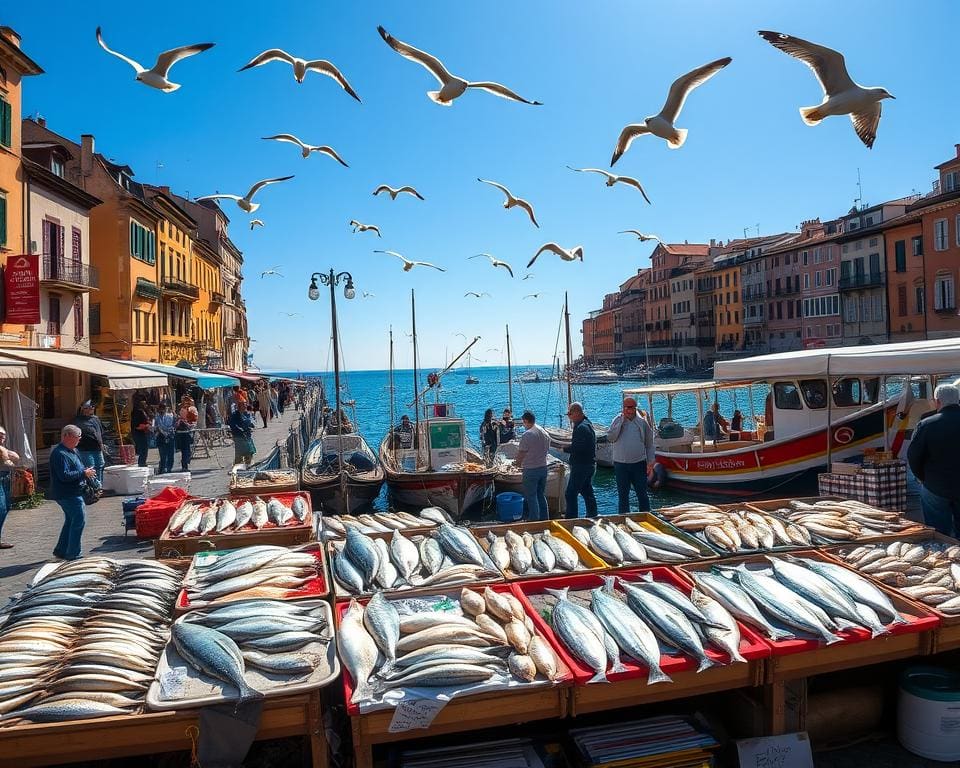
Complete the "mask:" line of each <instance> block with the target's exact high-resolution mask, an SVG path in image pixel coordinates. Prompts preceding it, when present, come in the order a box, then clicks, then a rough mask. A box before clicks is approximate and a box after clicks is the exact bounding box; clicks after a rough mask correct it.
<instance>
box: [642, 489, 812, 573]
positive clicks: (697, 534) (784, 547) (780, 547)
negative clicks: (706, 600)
mask: <svg viewBox="0 0 960 768" xmlns="http://www.w3.org/2000/svg"><path fill="white" fill-rule="evenodd" d="M715 506H717V507H718V508H719V509H721V510H723V511H724V512H729V511H731V510H734V509H749V510H750V511H751V512H756V511H757V510H755V509H753V508H752V507H750V505H748V504H747V503H746V502H744V503H742V504H717V505H715ZM653 514H654V515H656V514H657V513H656V512H654V513H653ZM764 514H768V515H770V516H771V517H775V518H777V519H778V520H780V521H781V522H784V523H785V522H786V521H785V520H784V519H783V518H782V517H781V516H780V515H774V514H772V513H770V512H765V513H764ZM657 516H658V517H659V515H657ZM661 519H662V520H663V521H664V522H666V523H669V524H670V525H673V523H671V522H670V521H669V520H668V519H667V518H665V517H664V518H661ZM674 527H675V528H678V529H679V530H681V531H683V532H684V533H686V534H687V536H692V537H693V538H694V539H696V540H697V541H698V542H700V543H701V544H704V545H706V546H707V547H709V548H710V551H711V552H715V553H716V554H717V555H718V556H719V557H722V558H729V557H743V556H745V555H750V554H753V553H755V552H794V551H796V550H798V549H809V547H810V545H809V544H777V545H775V546H773V547H771V548H770V549H745V550H742V551H740V552H727V551H726V550H725V549H721V548H720V547H718V546H717V545H716V544H713V543H712V542H711V541H710V540H709V539H708V538H707V537H706V535H705V534H704V533H703V531H687V530H684V529H683V528H680V527H679V526H674ZM680 565H682V563H681V564H680Z"/></svg>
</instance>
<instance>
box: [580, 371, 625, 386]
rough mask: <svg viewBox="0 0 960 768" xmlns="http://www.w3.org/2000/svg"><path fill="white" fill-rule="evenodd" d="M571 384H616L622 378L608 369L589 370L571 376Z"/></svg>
mask: <svg viewBox="0 0 960 768" xmlns="http://www.w3.org/2000/svg"><path fill="white" fill-rule="evenodd" d="M569 376H570V383H571V384H616V383H617V382H618V381H620V377H619V376H617V374H616V373H615V372H614V371H611V370H610V369H608V368H589V369H587V370H585V371H578V372H574V371H571V372H570V374H569Z"/></svg>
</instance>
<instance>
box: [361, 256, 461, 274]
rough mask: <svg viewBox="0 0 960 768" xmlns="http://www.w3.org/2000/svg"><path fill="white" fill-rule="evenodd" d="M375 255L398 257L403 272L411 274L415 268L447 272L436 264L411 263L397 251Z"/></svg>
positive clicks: (425, 262)
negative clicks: (429, 268)
mask: <svg viewBox="0 0 960 768" xmlns="http://www.w3.org/2000/svg"><path fill="white" fill-rule="evenodd" d="M374 253H386V254H387V255H389V256H396V257H397V258H398V259H400V261H402V262H403V271H404V272H409V271H410V270H411V269H413V268H414V267H431V268H433V269H437V270H439V271H441V272H446V271H447V270H445V269H444V268H443V267H438V266H437V265H436V264H431V263H430V262H429V261H410V259H408V258H405V257H403V256H401V255H400V254H399V253H397V252H396V251H374Z"/></svg>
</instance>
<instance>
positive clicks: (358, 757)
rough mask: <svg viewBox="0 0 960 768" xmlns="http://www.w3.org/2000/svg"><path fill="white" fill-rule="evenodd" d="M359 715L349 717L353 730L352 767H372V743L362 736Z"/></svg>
mask: <svg viewBox="0 0 960 768" xmlns="http://www.w3.org/2000/svg"><path fill="white" fill-rule="evenodd" d="M361 719H362V718H359V717H351V718H350V725H351V728H352V730H353V768H373V744H371V743H370V742H369V740H367V739H365V738H364V737H363V728H362V727H361V725H360V720H361Z"/></svg>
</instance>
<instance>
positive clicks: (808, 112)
mask: <svg viewBox="0 0 960 768" xmlns="http://www.w3.org/2000/svg"><path fill="white" fill-rule="evenodd" d="M819 109H820V105H819V104H818V105H817V106H815V107H800V117H801V118H803V122H805V123H806V124H807V125H816V124H817V123H819V122H820V121H821V120H823V115H821V114H820V112H819V111H818V110H819Z"/></svg>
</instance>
